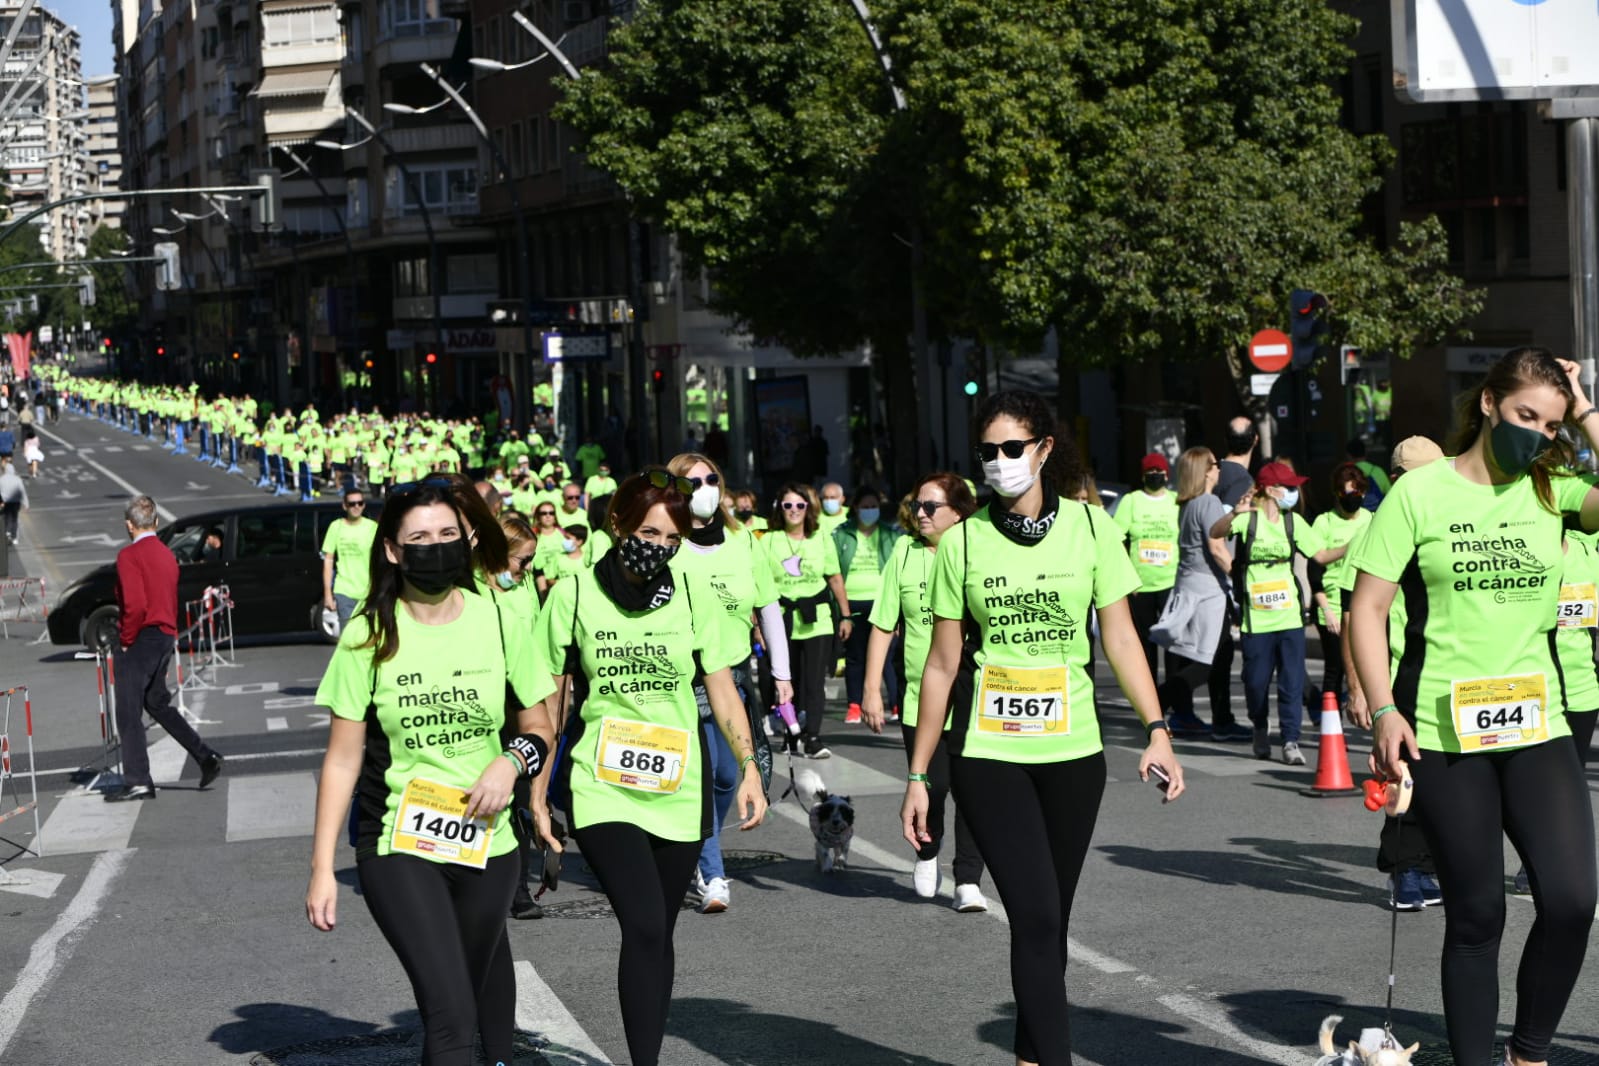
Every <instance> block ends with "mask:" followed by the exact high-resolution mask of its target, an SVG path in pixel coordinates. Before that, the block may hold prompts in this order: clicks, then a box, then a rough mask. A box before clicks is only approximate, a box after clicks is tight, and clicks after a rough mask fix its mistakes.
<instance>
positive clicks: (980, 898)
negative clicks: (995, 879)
mask: <svg viewBox="0 0 1599 1066" xmlns="http://www.w3.org/2000/svg"><path fill="white" fill-rule="evenodd" d="M955 909H956V910H958V911H960V912H961V913H962V914H976V913H977V912H979V911H986V910H988V897H987V896H985V895H983V890H982V889H980V888H978V887H977V886H976V885H956V886H955Z"/></svg>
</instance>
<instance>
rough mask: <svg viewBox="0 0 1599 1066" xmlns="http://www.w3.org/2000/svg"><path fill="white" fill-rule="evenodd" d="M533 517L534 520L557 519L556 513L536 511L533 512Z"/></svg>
mask: <svg viewBox="0 0 1599 1066" xmlns="http://www.w3.org/2000/svg"><path fill="white" fill-rule="evenodd" d="M533 517H534V518H554V517H555V512H554V511H534V512H533Z"/></svg>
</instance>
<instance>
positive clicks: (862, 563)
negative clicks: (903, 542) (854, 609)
mask: <svg viewBox="0 0 1599 1066" xmlns="http://www.w3.org/2000/svg"><path fill="white" fill-rule="evenodd" d="M847 535H848V536H853V537H854V538H855V554H854V556H852V557H851V558H850V561H849V573H847V574H845V575H844V595H845V597H846V598H847V599H851V600H856V601H865V602H866V603H871V602H872V601H873V600H875V599H877V593H878V590H879V589H881V588H882V587H883V562H884V560H882V559H880V558H878V555H877V530H876V529H873V530H872V532H871V533H870V534H864V533H862V532H860V531H859V530H851V531H850V532H849V533H848V534H847Z"/></svg>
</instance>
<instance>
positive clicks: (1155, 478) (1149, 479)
mask: <svg viewBox="0 0 1599 1066" xmlns="http://www.w3.org/2000/svg"><path fill="white" fill-rule="evenodd" d="M1165 487H1166V475H1165V474H1162V473H1161V472H1160V471H1159V470H1151V471H1150V472H1149V473H1147V474H1145V475H1144V488H1146V489H1148V490H1149V491H1150V492H1155V491H1156V490H1158V489H1163V488H1165Z"/></svg>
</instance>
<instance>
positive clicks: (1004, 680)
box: [928, 500, 1139, 763]
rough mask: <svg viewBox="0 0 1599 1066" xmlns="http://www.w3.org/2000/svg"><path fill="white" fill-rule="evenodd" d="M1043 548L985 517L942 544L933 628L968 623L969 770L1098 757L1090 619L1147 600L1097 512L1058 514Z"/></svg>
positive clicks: (1117, 538)
mask: <svg viewBox="0 0 1599 1066" xmlns="http://www.w3.org/2000/svg"><path fill="white" fill-rule="evenodd" d="M1058 506H1059V510H1058V511H1057V512H1056V517H1055V521H1054V523H1053V524H1052V525H1051V526H1050V530H1049V532H1048V533H1047V534H1045V536H1044V539H1043V540H1041V541H1039V542H1038V543H1036V544H1033V545H1028V546H1023V545H1020V544H1017V543H1015V542H1014V541H1011V540H1010V539H1008V538H1007V537H1006V536H1005V535H1004V534H1003V533H1001V532H1000V531H999V530H998V529H997V528H996V527H995V525H994V521H993V518H992V517H991V516H990V513H989V508H987V507H984V508H983V509H982V510H980V511H978V512H977V513H976V514H974V515H973V516H972V517H970V518H968V519H966V521H964V522H962V523H961V524H960V525H959V526H956V527H954V528H952V529H951V530H950V531H949V532H947V533H945V534H944V536H943V538H942V539H940V540H939V542H938V554H937V556H936V557H935V558H934V560H933V575H932V582H931V585H930V588H929V590H928V600H929V602H930V604H931V606H932V611H933V615H934V617H935V618H953V619H962V618H966V617H968V616H969V617H970V618H971V619H972V620H973V622H974V623H975V626H976V630H975V633H973V634H972V638H971V639H973V640H974V642H975V644H976V661H977V665H978V667H979V670H978V674H977V676H976V677H975V678H974V680H973V693H972V702H971V705H970V706H969V707H968V708H966V710H965V711H964V713H963V712H962V711H961V710H960V709H959V708H957V709H956V711H955V719H956V721H955V724H954V725H953V726H952V727H951V730H952V731H951V737H952V740H953V737H954V735H955V733H957V732H958V733H960V734H961V735H962V736H961V742H960V743H961V752H962V754H963V755H965V756H967V757H969V758H980V759H998V760H1001V761H1004V762H1017V763H1046V762H1060V761H1064V760H1069V759H1080V758H1084V757H1086V756H1089V755H1092V754H1094V753H1095V752H1097V751H1100V750H1101V748H1102V746H1103V745H1102V744H1101V742H1100V737H1099V720H1098V718H1097V716H1096V712H1095V707H1094V682H1093V680H1092V679H1091V678H1089V676H1088V670H1087V666H1088V660H1089V657H1090V656H1091V655H1092V653H1093V649H1092V647H1091V642H1090V638H1089V632H1088V612H1089V610H1090V609H1091V608H1093V607H1100V608H1103V607H1105V606H1106V605H1108V604H1112V603H1115V602H1116V601H1117V600H1121V599H1124V598H1125V597H1127V596H1128V595H1130V594H1131V593H1134V592H1137V591H1138V588H1139V580H1138V574H1137V572H1136V571H1134V570H1133V564H1132V560H1130V559H1128V558H1127V551H1126V549H1125V548H1124V547H1123V546H1122V533H1121V530H1120V529H1119V528H1117V526H1116V523H1114V522H1112V521H1111V520H1110V516H1109V515H1107V514H1105V512H1104V511H1103V510H1101V509H1100V508H1098V507H1087V506H1084V505H1081V504H1077V503H1074V502H1072V501H1068V500H1061V501H1060V502H1059V505H1058Z"/></svg>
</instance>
